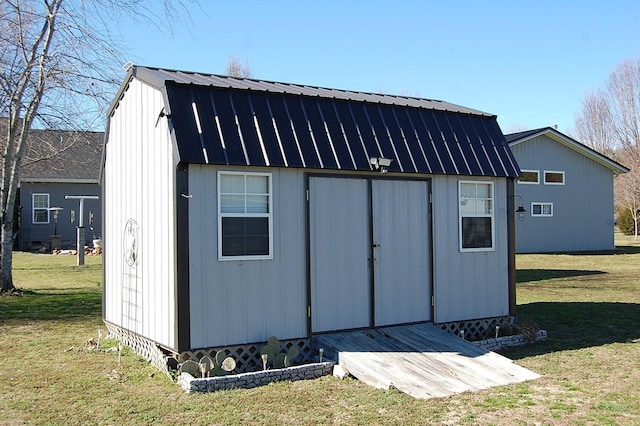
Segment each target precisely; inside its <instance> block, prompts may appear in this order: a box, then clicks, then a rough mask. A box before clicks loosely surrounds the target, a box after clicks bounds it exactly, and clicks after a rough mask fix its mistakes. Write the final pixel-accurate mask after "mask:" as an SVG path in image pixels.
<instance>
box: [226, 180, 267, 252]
mask: <svg viewBox="0 0 640 426" xmlns="http://www.w3.org/2000/svg"><path fill="white" fill-rule="evenodd" d="M271 231H272V221H271V174H270V173H238V172H218V258H219V259H220V260H224V259H234V260H237V259H271V258H272V257H273V255H272V246H273V243H272V239H271V235H272V232H271Z"/></svg>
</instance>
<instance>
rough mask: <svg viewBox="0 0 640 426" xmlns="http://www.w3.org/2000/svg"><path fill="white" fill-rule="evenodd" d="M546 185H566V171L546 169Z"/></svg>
mask: <svg viewBox="0 0 640 426" xmlns="http://www.w3.org/2000/svg"><path fill="white" fill-rule="evenodd" d="M544 184H545V185H564V172H556V171H550V170H545V171H544Z"/></svg>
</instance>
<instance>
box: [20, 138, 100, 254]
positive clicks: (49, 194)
mask: <svg viewBox="0 0 640 426" xmlns="http://www.w3.org/2000/svg"><path fill="white" fill-rule="evenodd" d="M103 146H104V133H103V132H73V131H63V130H32V131H31V132H30V133H29V138H28V139H27V145H26V148H25V156H24V160H23V165H22V167H21V169H20V188H19V198H18V209H19V216H18V217H19V222H18V234H17V241H16V242H17V245H18V248H21V249H24V250H28V249H30V248H35V247H41V246H44V247H47V248H49V247H50V243H51V236H52V235H53V234H54V232H57V234H58V235H60V237H61V242H62V246H63V247H74V246H75V243H76V226H78V221H79V219H80V218H79V214H80V212H79V202H78V201H77V200H67V199H65V196H67V195H72V196H73V195H92V196H100V195H101V189H100V186H99V185H98V182H99V177H100V171H101V161H102V148H103ZM57 208H60V209H62V210H59V211H58V213H57V216H58V217H57V223H56V219H55V215H54V210H56V209H57ZM84 209H85V216H86V217H85V218H84V223H85V227H86V229H87V231H86V233H85V237H86V241H85V242H86V243H88V244H89V243H91V240H92V239H93V237H94V236H95V237H99V236H101V234H102V206H101V203H100V201H99V200H87V201H85V206H84ZM90 217H91V218H92V219H91V222H92V223H91V224H89V219H90ZM72 218H74V219H75V220H74V221H73V222H72ZM90 227H91V228H93V230H91V229H90Z"/></svg>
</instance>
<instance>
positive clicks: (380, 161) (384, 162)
mask: <svg viewBox="0 0 640 426" xmlns="http://www.w3.org/2000/svg"><path fill="white" fill-rule="evenodd" d="M392 161H393V159H391V158H384V157H371V158H369V163H371V165H372V166H373V168H374V169H375V170H380V173H387V172H388V171H389V166H390V165H391V162H392Z"/></svg>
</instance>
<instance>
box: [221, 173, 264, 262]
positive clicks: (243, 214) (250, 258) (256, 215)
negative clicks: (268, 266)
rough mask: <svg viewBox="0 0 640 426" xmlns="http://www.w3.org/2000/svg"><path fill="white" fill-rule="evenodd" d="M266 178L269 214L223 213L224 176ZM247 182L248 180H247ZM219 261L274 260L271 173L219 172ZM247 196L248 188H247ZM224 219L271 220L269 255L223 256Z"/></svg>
mask: <svg viewBox="0 0 640 426" xmlns="http://www.w3.org/2000/svg"><path fill="white" fill-rule="evenodd" d="M224 175H236V176H238V175H240V176H264V177H266V178H267V179H268V191H269V193H268V194H265V195H267V196H268V212H267V213H222V203H221V197H222V195H223V193H222V189H221V188H222V183H221V182H222V176H224ZM245 181H246V180H245ZM217 183H218V185H217V186H218V260H270V259H273V177H272V174H271V173H259V172H238V171H223V170H219V171H218V182H217ZM245 195H246V188H245ZM223 217H266V218H268V220H269V253H268V254H266V255H262V254H260V255H242V256H229V255H227V256H223V254H222V218H223Z"/></svg>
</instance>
